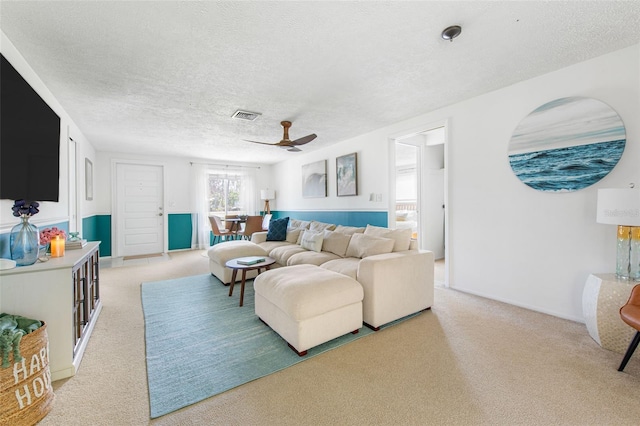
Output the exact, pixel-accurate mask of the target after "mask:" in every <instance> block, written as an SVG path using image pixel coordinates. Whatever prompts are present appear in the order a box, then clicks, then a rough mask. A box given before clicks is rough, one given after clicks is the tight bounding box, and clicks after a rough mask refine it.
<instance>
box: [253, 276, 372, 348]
mask: <svg viewBox="0 0 640 426" xmlns="http://www.w3.org/2000/svg"><path fill="white" fill-rule="evenodd" d="M253 287H254V290H255V310H256V315H258V317H259V318H260V319H261V320H262V321H263V322H265V323H266V324H267V325H268V326H270V327H271V328H272V329H273V330H274V331H276V332H277V333H278V334H279V335H280V336H281V337H282V338H283V339H284V340H286V341H287V343H288V344H289V346H290V347H291V349H293V350H294V351H295V352H296V353H297V354H298V355H300V356H304V355H306V354H307V349H309V348H312V347H314V346H317V345H319V344H321V343H324V342H328V341H329V340H332V339H335V338H336V337H339V336H342V335H344V334H347V333H349V332H351V333H357V332H358V330H359V329H360V328H362V299H363V297H364V292H363V290H362V286H361V285H360V283H358V282H357V281H356V280H354V279H353V278H350V277H348V276H346V275H342V274H339V273H337V272H333V271H329V270H327V269H323V268H320V267H318V266H315V265H296V266H287V267H283V268H278V269H272V270H270V271H266V272H263V273H262V274H260V275H258V276H257V277H256V279H255V280H254V281H253Z"/></svg>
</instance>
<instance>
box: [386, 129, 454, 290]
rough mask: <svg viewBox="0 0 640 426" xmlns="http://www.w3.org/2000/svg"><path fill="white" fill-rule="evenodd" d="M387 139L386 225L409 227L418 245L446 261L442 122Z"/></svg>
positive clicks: (443, 134) (444, 131) (444, 140)
mask: <svg viewBox="0 0 640 426" xmlns="http://www.w3.org/2000/svg"><path fill="white" fill-rule="evenodd" d="M390 142H391V153H392V155H391V158H393V160H392V161H391V168H392V169H391V173H390V181H391V182H390V183H391V188H390V192H391V196H390V206H389V227H392V228H399V229H403V228H410V229H411V230H412V237H413V238H414V239H416V240H417V241H418V247H419V248H420V249H422V250H429V251H432V252H433V253H434V257H435V259H436V260H440V261H441V262H446V244H445V242H446V240H447V238H446V209H445V198H446V189H445V188H446V173H445V147H446V144H445V142H446V123H442V124H438V125H432V126H424V127H422V128H418V129H414V130H411V131H406V132H403V133H400V134H398V135H395V136H393V137H391V138H390ZM445 270H446V268H445ZM440 284H444V283H440Z"/></svg>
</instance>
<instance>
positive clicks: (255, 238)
mask: <svg viewBox="0 0 640 426" xmlns="http://www.w3.org/2000/svg"><path fill="white" fill-rule="evenodd" d="M265 241H267V231H261V232H254V233H253V234H251V242H252V243H256V244H260V243H264V242H265Z"/></svg>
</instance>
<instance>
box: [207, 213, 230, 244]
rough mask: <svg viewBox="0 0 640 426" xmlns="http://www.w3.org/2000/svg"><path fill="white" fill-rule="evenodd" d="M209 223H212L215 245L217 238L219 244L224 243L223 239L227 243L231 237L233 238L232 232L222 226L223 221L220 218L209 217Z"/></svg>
mask: <svg viewBox="0 0 640 426" xmlns="http://www.w3.org/2000/svg"><path fill="white" fill-rule="evenodd" d="M209 223H211V231H212V232H213V244H215V243H216V237H217V239H218V242H222V237H224V239H225V241H226V240H228V239H229V237H230V236H233V233H232V232H231V231H230V230H228V229H226V228H224V227H223V226H222V221H221V220H220V218H219V217H218V216H216V215H213V216H209ZM213 244H212V245H213Z"/></svg>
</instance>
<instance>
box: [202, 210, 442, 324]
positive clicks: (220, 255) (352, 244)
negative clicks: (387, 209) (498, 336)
mask: <svg viewBox="0 0 640 426" xmlns="http://www.w3.org/2000/svg"><path fill="white" fill-rule="evenodd" d="M256 255H257V256H270V257H272V258H274V259H275V260H276V264H275V265H273V266H272V268H274V267H285V266H293V265H316V266H319V267H321V268H325V269H327V270H331V271H334V272H338V273H341V274H343V275H347V276H349V277H351V278H354V279H355V280H356V281H358V282H359V283H360V285H362V287H363V290H364V300H363V302H362V303H363V321H364V323H365V324H367V325H368V326H369V327H371V328H374V329H377V328H379V327H380V326H381V325H383V324H386V323H388V322H391V321H394V320H396V319H399V318H402V317H405V316H407V315H410V314H413V313H416V312H419V311H421V310H424V309H428V308H430V307H431V306H432V305H433V295H434V291H433V266H434V256H433V253H432V252H430V251H425V250H418V249H417V242H416V241H415V240H411V234H410V230H409V229H405V230H403V229H389V228H382V227H376V226H371V225H368V226H366V227H363V228H356V227H346V226H341V225H334V224H328V223H322V222H316V221H300V220H295V219H291V220H290V221H289V227H288V229H287V232H286V239H285V240H283V241H267V232H257V233H254V234H253V236H252V239H251V241H250V242H248V241H230V242H228V243H221V244H217V245H215V246H213V247H212V248H211V249H210V250H209V266H210V270H211V273H212V274H213V275H215V276H216V277H217V278H218V279H220V280H221V281H222V282H223V283H225V284H226V283H228V282H230V279H231V273H230V270H229V269H228V268H225V267H224V264H225V262H226V261H227V260H230V259H231V258H236V257H242V256H256Z"/></svg>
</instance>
